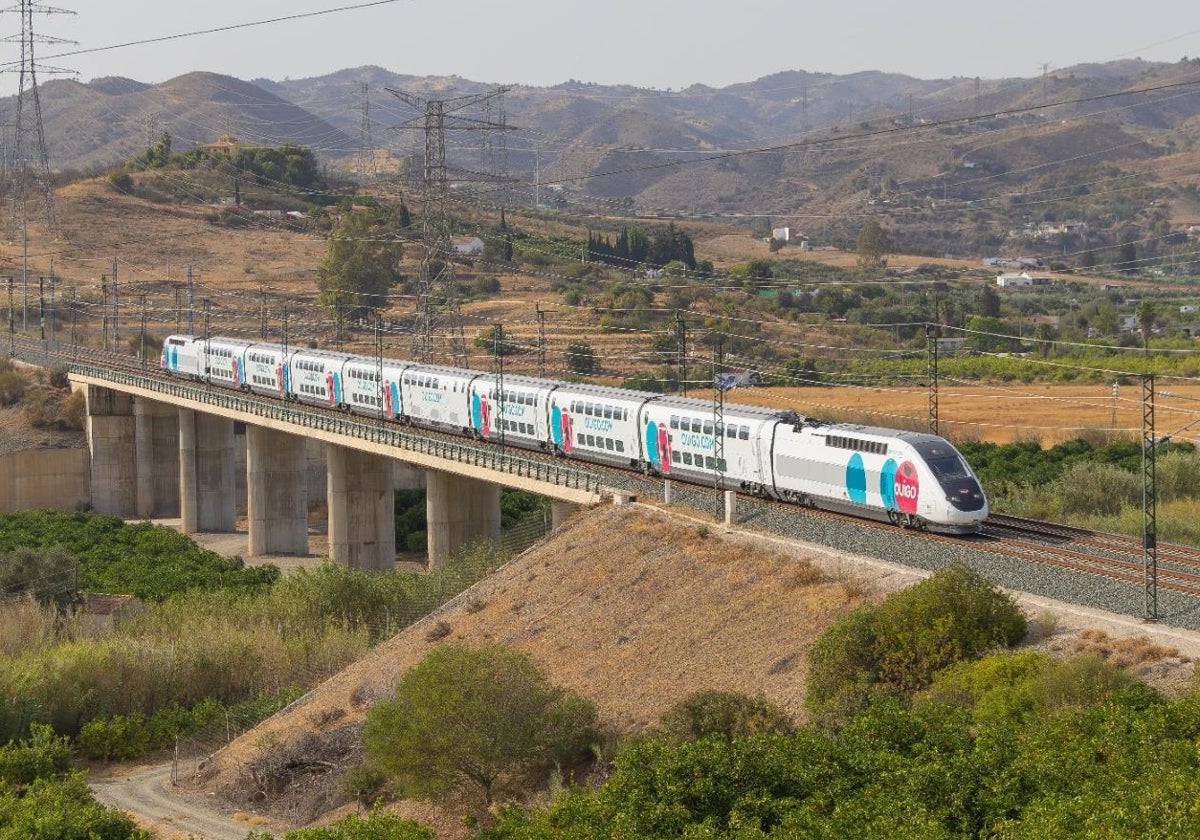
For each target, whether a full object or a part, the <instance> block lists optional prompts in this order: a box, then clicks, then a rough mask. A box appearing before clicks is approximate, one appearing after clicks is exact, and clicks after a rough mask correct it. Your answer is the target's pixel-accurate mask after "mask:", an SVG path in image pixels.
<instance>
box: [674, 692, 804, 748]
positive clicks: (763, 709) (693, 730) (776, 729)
mask: <svg viewBox="0 0 1200 840" xmlns="http://www.w3.org/2000/svg"><path fill="white" fill-rule="evenodd" d="M794 729H795V725H794V723H793V721H792V718H791V717H790V716H789V715H788V713H787V712H785V711H784V710H783V709H781V708H780V707H779V706H777V705H776V704H774V703H772V702H771V701H770V700H767V699H766V698H765V697H762V696H761V695H760V696H758V697H748V696H746V695H745V694H739V693H738V692H736V691H699V692H696V693H695V694H692V695H690V696H688V697H686V698H684V699H683V700H681V701H679V702H678V703H676V704H675V705H674V706H672V707H671V708H670V709H668V710H667V711H666V712H664V713H663V716H662V718H660V720H659V725H658V734H659V735H661V736H662V737H664V738H666V740H667V741H669V742H671V743H683V742H685V741H696V740H699V739H701V738H723V739H725V740H726V741H728V740H732V739H733V738H740V737H744V736H746V735H760V734H789V733H791V732H793V731H794Z"/></svg>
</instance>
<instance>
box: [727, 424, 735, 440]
mask: <svg viewBox="0 0 1200 840" xmlns="http://www.w3.org/2000/svg"><path fill="white" fill-rule="evenodd" d="M725 437H728V438H736V437H737V426H726V427H725Z"/></svg>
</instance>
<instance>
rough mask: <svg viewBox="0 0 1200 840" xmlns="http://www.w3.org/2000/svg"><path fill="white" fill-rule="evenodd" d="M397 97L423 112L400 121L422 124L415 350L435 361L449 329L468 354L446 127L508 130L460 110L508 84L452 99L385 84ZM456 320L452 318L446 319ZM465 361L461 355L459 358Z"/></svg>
mask: <svg viewBox="0 0 1200 840" xmlns="http://www.w3.org/2000/svg"><path fill="white" fill-rule="evenodd" d="M384 90H386V91H387V92H388V93H390V94H392V95H393V96H395V97H396V98H397V99H399V100H401V101H402V102H405V103H406V104H408V105H410V106H411V107H412V108H414V109H415V110H417V111H419V112H421V116H420V117H415V118H413V119H412V120H410V121H408V122H406V123H403V124H401V125H399V126H397V128H398V129H400V130H411V129H421V130H422V131H423V132H424V134H425V171H424V178H423V179H422V186H423V190H422V211H421V239H422V245H423V249H422V254H421V274H420V276H419V278H418V281H417V313H416V324H415V326H414V329H413V337H414V340H413V351H414V354H415V355H416V356H417V358H418V359H420V360H421V361H422V362H426V363H428V362H431V361H433V352H434V335H435V334H436V333H437V332H438V331H439V330H441V329H445V328H447V327H448V328H449V329H450V332H451V351H452V353H453V355H454V356H455V357H456V359H458V357H460V356H461V357H463V358H464V359H465V356H466V345H465V342H464V341H463V339H462V325H461V323H460V321H459V314H458V302H457V301H456V300H454V299H453V298H454V294H453V289H454V262H453V259H452V257H453V256H454V243H453V241H452V234H453V225H452V223H451V220H450V196H449V178H448V175H447V169H446V132H447V131H506V130H509V128H510V127H509V126H508V125H507V124H506V123H505V122H502V121H501V122H496V121H492V120H491V119H488V118H483V119H480V118H472V117H468V116H466V115H463V114H460V113H458V112H460V111H462V110H464V109H466V108H469V107H471V106H474V105H480V104H482V103H485V102H487V101H489V100H491V99H495V98H496V97H499V96H503V95H504V94H505V93H507V92H508V91H509V90H510V89H509V88H507V87H500V88H496V89H495V90H491V91H489V92H487V93H478V94H471V95H467V96H458V97H453V98H450V99H426V98H425V97H422V96H418V95H416V94H413V93H405V92H404V91H401V90H395V89H393V88H384ZM447 321H454V323H445V322H447ZM460 361H461V359H460Z"/></svg>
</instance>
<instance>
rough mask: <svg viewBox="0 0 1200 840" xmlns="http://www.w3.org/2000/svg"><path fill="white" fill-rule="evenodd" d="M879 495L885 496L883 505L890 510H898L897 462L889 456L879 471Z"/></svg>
mask: <svg viewBox="0 0 1200 840" xmlns="http://www.w3.org/2000/svg"><path fill="white" fill-rule="evenodd" d="M879 495H880V496H882V497H883V506H884V507H885V508H887V509H888V510H898V509H899V508H900V506H899V505H898V504H896V462H895V461H894V460H893V459H891V458H888V459H887V462H886V463H885V464H884V465H883V469H882V470H880V472H879Z"/></svg>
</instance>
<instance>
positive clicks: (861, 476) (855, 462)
mask: <svg viewBox="0 0 1200 840" xmlns="http://www.w3.org/2000/svg"><path fill="white" fill-rule="evenodd" d="M846 492H847V493H848V494H849V495H850V501H852V502H854V503H855V504H860V505H865V504H866V503H867V470H866V467H864V466H863V459H862V455H861V454H859V453H858V452H855V453H854V454H853V455H851V456H850V463H848V464H846Z"/></svg>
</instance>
